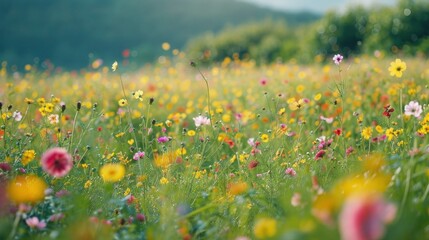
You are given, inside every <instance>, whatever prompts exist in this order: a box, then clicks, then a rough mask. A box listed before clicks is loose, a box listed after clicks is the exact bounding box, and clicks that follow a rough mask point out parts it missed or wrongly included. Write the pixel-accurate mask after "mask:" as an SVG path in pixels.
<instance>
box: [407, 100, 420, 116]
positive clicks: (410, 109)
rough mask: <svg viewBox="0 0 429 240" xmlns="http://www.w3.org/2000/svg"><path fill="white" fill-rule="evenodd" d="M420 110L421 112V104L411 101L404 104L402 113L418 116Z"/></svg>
mask: <svg viewBox="0 0 429 240" xmlns="http://www.w3.org/2000/svg"><path fill="white" fill-rule="evenodd" d="M422 112H423V108H422V106H421V105H420V104H419V103H418V102H416V101H411V102H410V103H408V104H407V105H405V113H404V114H405V115H407V116H411V115H413V116H414V117H416V118H418V117H420V114H422Z"/></svg>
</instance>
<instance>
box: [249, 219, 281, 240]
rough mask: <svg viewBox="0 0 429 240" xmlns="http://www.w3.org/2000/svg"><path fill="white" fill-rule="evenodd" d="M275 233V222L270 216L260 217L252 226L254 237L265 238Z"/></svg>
mask: <svg viewBox="0 0 429 240" xmlns="http://www.w3.org/2000/svg"><path fill="white" fill-rule="evenodd" d="M276 233H277V222H276V220H275V219H272V218H261V219H259V220H258V221H257V222H256V223H255V226H254V227H253V234H254V235H255V237H256V238H261V239H266V238H270V237H274V236H275V235H276Z"/></svg>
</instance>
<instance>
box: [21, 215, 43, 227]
mask: <svg viewBox="0 0 429 240" xmlns="http://www.w3.org/2000/svg"><path fill="white" fill-rule="evenodd" d="M25 223H27V225H28V226H29V227H30V228H37V229H44V228H45V227H46V222H45V221H43V220H42V221H40V220H39V219H38V218H37V217H32V218H27V219H26V220H25Z"/></svg>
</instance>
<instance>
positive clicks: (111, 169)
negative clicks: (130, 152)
mask: <svg viewBox="0 0 429 240" xmlns="http://www.w3.org/2000/svg"><path fill="white" fill-rule="evenodd" d="M124 175H125V167H124V166H123V165H122V164H118V163H109V164H106V165H104V166H103V167H101V169H100V176H101V177H102V178H103V180H104V181H105V182H117V181H119V180H121V179H122V178H123V177H124Z"/></svg>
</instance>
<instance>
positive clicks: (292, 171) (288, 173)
mask: <svg viewBox="0 0 429 240" xmlns="http://www.w3.org/2000/svg"><path fill="white" fill-rule="evenodd" d="M285 174H286V175H289V176H291V177H294V176H295V175H296V171H295V170H294V169H293V168H286V170H285Z"/></svg>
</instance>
